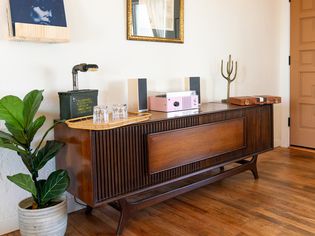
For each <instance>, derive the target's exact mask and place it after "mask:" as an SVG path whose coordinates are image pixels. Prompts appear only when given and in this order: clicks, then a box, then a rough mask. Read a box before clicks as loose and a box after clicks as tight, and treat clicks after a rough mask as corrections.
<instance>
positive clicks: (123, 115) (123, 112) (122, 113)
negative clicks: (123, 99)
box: [112, 104, 128, 120]
mask: <svg viewBox="0 0 315 236" xmlns="http://www.w3.org/2000/svg"><path fill="white" fill-rule="evenodd" d="M112 109H113V120H120V119H127V118H128V108H127V104H113V106H112Z"/></svg>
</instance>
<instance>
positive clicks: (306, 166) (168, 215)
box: [6, 148, 315, 236]
mask: <svg viewBox="0 0 315 236" xmlns="http://www.w3.org/2000/svg"><path fill="white" fill-rule="evenodd" d="M258 171H259V174H260V179H258V180H254V178H253V176H252V174H251V172H249V171H248V172H245V173H242V174H239V175H236V176H233V177H230V178H228V179H225V180H223V181H220V182H217V183H214V184H211V185H209V186H206V187H203V188H200V189H198V190H195V191H192V192H189V193H186V194H184V195H181V196H178V197H177V198H175V199H171V200H168V201H166V202H164V203H161V204H158V205H155V206H152V207H149V208H147V209H145V210H142V211H140V212H138V213H137V214H135V215H134V216H133V218H131V219H130V220H129V221H128V224H127V227H126V229H125V231H124V233H123V235H124V236H152V235H153V236H306V235H307V236H308V235H313V236H315V153H309V152H305V151H301V150H295V149H284V148H278V149H275V150H274V151H271V152H268V153H265V154H263V155H261V156H260V158H259V161H258ZM118 219H119V213H118V212H117V211H116V210H114V209H112V208H111V207H109V206H106V207H103V208H99V209H96V210H94V211H93V213H92V214H91V215H90V216H87V215H85V214H84V211H79V212H76V213H73V214H70V215H69V224H68V231H67V234H66V235H67V236H108V235H113V236H114V235H115V230H116V226H117V222H118ZM17 235H19V233H18V232H14V233H11V234H7V235H6V236H17Z"/></svg>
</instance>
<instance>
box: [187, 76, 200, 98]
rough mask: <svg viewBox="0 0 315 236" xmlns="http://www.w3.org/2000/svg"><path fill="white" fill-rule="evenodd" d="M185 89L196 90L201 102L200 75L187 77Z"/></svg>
mask: <svg viewBox="0 0 315 236" xmlns="http://www.w3.org/2000/svg"><path fill="white" fill-rule="evenodd" d="M185 90H194V91H196V95H197V96H198V103H199V104H201V94H200V77H189V78H186V79H185Z"/></svg>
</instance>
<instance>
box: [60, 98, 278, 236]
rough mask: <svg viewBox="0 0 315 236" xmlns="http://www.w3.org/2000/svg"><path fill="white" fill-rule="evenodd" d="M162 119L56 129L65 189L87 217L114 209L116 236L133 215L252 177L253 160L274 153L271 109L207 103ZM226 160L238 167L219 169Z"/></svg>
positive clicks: (157, 116)
mask: <svg viewBox="0 0 315 236" xmlns="http://www.w3.org/2000/svg"><path fill="white" fill-rule="evenodd" d="M167 115H168V114H167V113H162V112H152V118H151V119H150V120H149V121H145V122H141V123H136V124H132V125H129V126H125V127H120V128H116V129H112V130H106V131H92V130H79V129H71V128H68V127H67V126H66V125H65V124H60V125H58V126H57V127H56V128H55V138H56V140H59V141H62V142H65V143H66V145H65V147H64V148H63V149H62V150H61V152H60V153H59V154H58V158H57V168H63V169H67V170H68V171H69V174H70V178H71V183H70V188H69V192H70V193H71V194H73V195H74V196H76V197H77V198H79V199H81V200H82V201H84V202H86V203H87V204H88V208H87V212H90V211H91V210H92V209H93V208H94V207H98V206H101V205H102V204H106V203H109V204H110V205H112V206H113V207H115V208H116V209H118V210H120V211H121V218H120V222H119V226H118V229H117V234H120V233H121V232H122V230H123V228H124V226H125V224H126V222H127V220H128V218H129V216H130V215H131V213H132V212H134V211H136V210H139V209H142V208H144V207H147V206H150V205H152V204H156V203H158V202H161V201H164V200H166V199H169V198H172V197H175V196H177V195H179V194H182V193H185V192H188V191H191V190H193V189H196V188H199V187H202V186H204V185H207V184H209V183H213V182H215V181H218V180H221V179H223V178H225V177H228V176H232V175H235V174H237V173H240V172H242V171H246V170H250V171H252V173H253V174H254V177H255V178H258V173H257V167H256V161H257V156H258V154H259V153H262V152H265V151H268V150H271V149H272V148H273V105H269V104H268V105H254V106H246V107H240V106H235V105H229V104H221V103H207V104H203V105H202V106H201V108H200V111H199V112H197V113H194V114H191V115H189V114H187V113H185V115H183V116H178V117H173V118H168V117H167ZM249 158H250V159H249ZM231 163H237V164H238V165H236V166H235V165H233V168H229V169H224V166H226V165H228V164H231ZM187 182H188V183H187ZM170 186H171V187H170ZM163 187H167V189H168V191H163V192H162V193H160V194H156V192H157V190H159V189H161V188H163ZM150 191H151V192H154V194H152V195H148V193H150ZM141 194H143V195H145V197H144V198H142V199H140V198H139V196H141ZM134 196H137V199H138V200H136V201H132V197H134ZM139 199H140V200H139Z"/></svg>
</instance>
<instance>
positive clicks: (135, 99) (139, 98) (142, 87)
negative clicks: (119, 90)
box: [128, 78, 148, 112]
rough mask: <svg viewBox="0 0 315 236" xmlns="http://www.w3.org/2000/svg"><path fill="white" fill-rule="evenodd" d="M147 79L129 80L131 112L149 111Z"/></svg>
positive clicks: (129, 105) (129, 107)
mask: <svg viewBox="0 0 315 236" xmlns="http://www.w3.org/2000/svg"><path fill="white" fill-rule="evenodd" d="M147 94H148V92H147V79H143V78H141V79H129V80H128V110H129V111H131V112H144V111H148V95H147Z"/></svg>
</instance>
